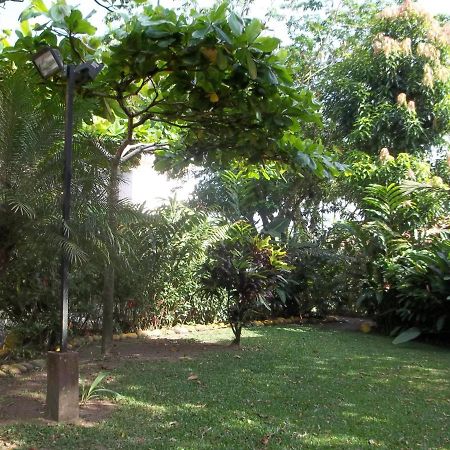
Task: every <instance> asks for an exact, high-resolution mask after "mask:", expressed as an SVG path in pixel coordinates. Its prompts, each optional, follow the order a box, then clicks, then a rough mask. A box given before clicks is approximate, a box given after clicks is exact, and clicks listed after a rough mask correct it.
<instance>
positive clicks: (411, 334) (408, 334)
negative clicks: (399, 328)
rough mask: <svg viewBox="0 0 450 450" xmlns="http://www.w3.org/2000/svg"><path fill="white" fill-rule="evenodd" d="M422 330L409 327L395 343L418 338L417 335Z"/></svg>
mask: <svg viewBox="0 0 450 450" xmlns="http://www.w3.org/2000/svg"><path fill="white" fill-rule="evenodd" d="M421 333H422V332H421V331H420V330H419V329H418V328H416V327H412V328H408V329H407V330H405V331H403V332H402V333H400V334H399V335H398V336H397V337H396V338H395V339H394V340H393V341H392V343H393V344H404V343H405V342H409V341H412V340H413V339H416V337H418V336H420V334H421Z"/></svg>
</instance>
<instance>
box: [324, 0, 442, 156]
mask: <svg viewBox="0 0 450 450" xmlns="http://www.w3.org/2000/svg"><path fill="white" fill-rule="evenodd" d="M368 25H369V27H370V32H369V35H368V38H367V39H364V40H362V41H361V42H359V43H358V44H357V45H355V47H354V48H353V49H352V50H351V51H349V53H348V54H347V55H344V57H343V59H342V60H341V61H338V62H336V63H335V64H333V65H332V67H331V68H330V70H328V71H327V79H326V81H325V83H323V90H324V93H323V100H324V106H325V114H326V115H327V116H328V117H329V118H331V119H332V121H333V122H334V123H335V124H336V127H337V131H338V134H339V135H340V137H341V139H342V140H343V142H344V144H345V145H346V146H350V147H351V148H357V149H360V150H363V151H366V152H369V153H372V154H373V153H375V154H377V153H378V152H379V151H380V150H381V149H382V148H387V149H388V150H389V151H390V152H391V153H394V154H398V153H399V152H404V151H407V152H420V151H423V150H429V149H430V148H431V146H433V145H438V144H440V143H441V142H442V136H443V135H445V134H446V133H447V132H448V131H449V130H450V102H449V93H450V84H449V76H450V69H449V55H450V25H449V24H448V23H447V24H446V25H442V24H441V23H440V22H439V21H438V20H437V19H436V18H433V17H432V16H430V15H429V14H428V13H426V12H424V11H423V10H421V9H419V7H417V6H416V5H415V4H413V3H412V2H411V1H409V0H405V2H404V3H403V4H402V5H400V6H397V7H389V8H386V9H384V10H383V11H382V12H380V13H379V14H378V15H377V16H375V17H374V18H373V19H372V20H371V21H370V22H369V23H368Z"/></svg>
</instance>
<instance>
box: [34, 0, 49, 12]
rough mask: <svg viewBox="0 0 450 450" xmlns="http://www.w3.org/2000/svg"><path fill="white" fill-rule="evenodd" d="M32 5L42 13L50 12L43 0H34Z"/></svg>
mask: <svg viewBox="0 0 450 450" xmlns="http://www.w3.org/2000/svg"><path fill="white" fill-rule="evenodd" d="M31 6H32V7H33V8H34V9H35V10H36V11H38V12H40V13H46V12H48V8H47V6H45V3H44V2H43V0H33V1H32V2H31Z"/></svg>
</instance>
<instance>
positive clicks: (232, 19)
mask: <svg viewBox="0 0 450 450" xmlns="http://www.w3.org/2000/svg"><path fill="white" fill-rule="evenodd" d="M228 25H229V27H230V29H231V32H232V33H233V34H234V35H235V36H240V35H241V34H242V30H243V29H244V21H243V20H242V18H241V17H239V16H238V15H237V14H236V13H234V12H231V13H230V14H229V16H228Z"/></svg>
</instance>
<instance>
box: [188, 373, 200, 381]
mask: <svg viewBox="0 0 450 450" xmlns="http://www.w3.org/2000/svg"><path fill="white" fill-rule="evenodd" d="M188 380H189V381H193V380H198V375H195V374H194V373H191V374H190V375H189V376H188Z"/></svg>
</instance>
